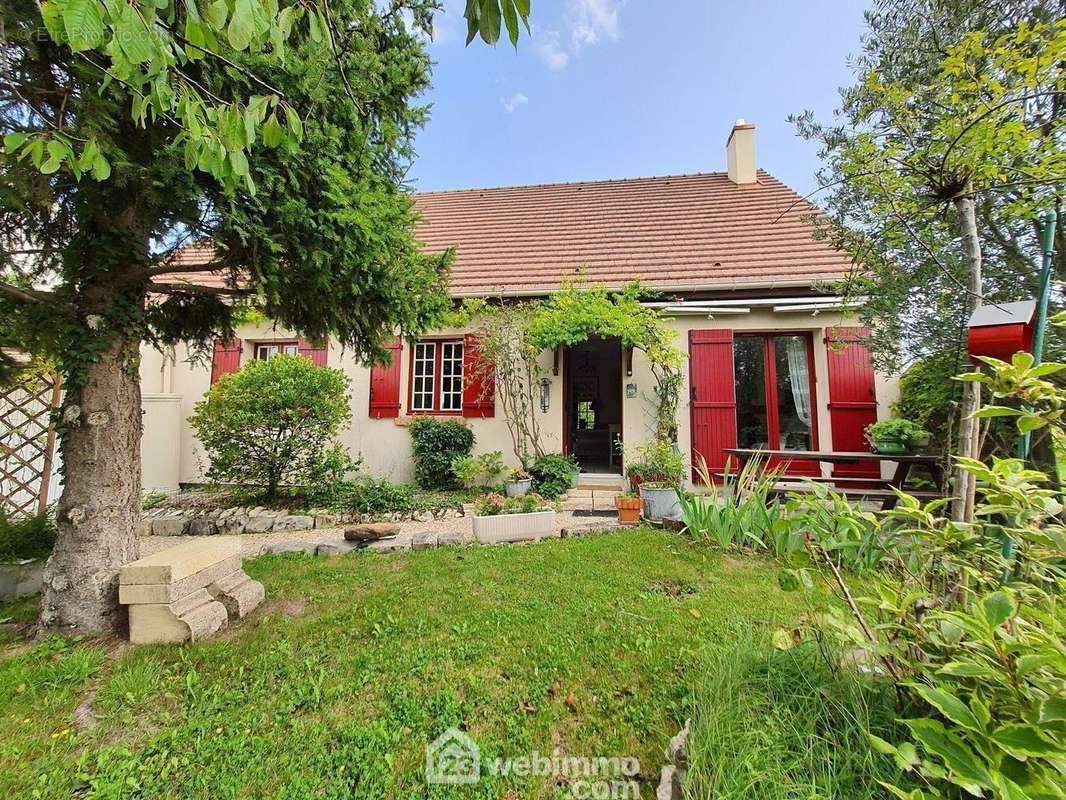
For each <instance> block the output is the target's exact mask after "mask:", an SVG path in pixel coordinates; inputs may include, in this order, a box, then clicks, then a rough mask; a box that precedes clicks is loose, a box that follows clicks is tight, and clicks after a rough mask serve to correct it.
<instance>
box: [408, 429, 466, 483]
mask: <svg viewBox="0 0 1066 800" xmlns="http://www.w3.org/2000/svg"><path fill="white" fill-rule="evenodd" d="M410 430H411V450H412V452H413V454H414V459H415V482H416V483H417V484H418V485H419V486H420V487H421V488H423V489H433V490H440V489H454V488H456V487H457V486H458V485H459V484H458V482H457V480H456V477H455V473H454V472H453V471H452V464H453V463H455V460H456V459H457V458H463V457H464V456H468V455H470V451H471V450H473V449H474V432H473V431H472V430H470V428H468V427H467V426H466V425H464V424H463V423H461V422H459V421H457V420H451V419H449V420H441V419H433V418H431V417H421V418H419V419H416V420H415V421H414V422H413V423H412V424H411V428H410Z"/></svg>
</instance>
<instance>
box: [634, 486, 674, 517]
mask: <svg viewBox="0 0 1066 800" xmlns="http://www.w3.org/2000/svg"><path fill="white" fill-rule="evenodd" d="M640 499H641V500H643V501H644V519H650V520H661V519H666V518H668V517H669V518H673V519H677V518H678V517H680V516H681V504H680V503H679V502H678V500H677V491H676V490H675V489H674V488H673V487H672V486H671V487H669V488H666V489H652V488H649V487H647V486H641V487H640Z"/></svg>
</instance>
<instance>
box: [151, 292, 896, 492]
mask: <svg viewBox="0 0 1066 800" xmlns="http://www.w3.org/2000/svg"><path fill="white" fill-rule="evenodd" d="M668 324H669V326H670V327H671V328H672V329H673V330H674V331H675V332H676V337H677V338H676V343H677V346H678V347H679V348H680V349H681V350H683V351H685V352H686V353H687V351H688V332H689V331H690V330H692V329H708V328H732V329H734V330H737V331H741V330H743V331H797V332H806V331H811V332H813V335H814V343H815V347H814V354H815V363H814V366H815V386H816V408H817V414H818V431H819V445H820V447H821V448H822V449H829V448H830V447H831V444H832V438H831V429H830V424H829V412H828V409H827V407H826V402H827V393H828V378H827V363H826V350H825V345H824V344H823V341H822V340H823V338H824V336H825V329H826V328H827V327H832V326H834V325H837V324H855V323H854V322H850V323H849V322H848V321H847V320H842V319H841V317H840V316H839V315H838V314H835V313H826V312H823V313H821V314H819V315H817V316H813V315H811V314H809V313H788V314H775V313H774V312H773V311H772V310H770V309H759V308H753V309H752V310H751V313H750V314H743V315H740V314H737V315H723V316H720V317H718V318H716V319H712V320H709V319H707V318H705V317H702V316H699V317H693V316H683V317H679V318H676V319H672V320H670V321H669V322H668ZM237 333H238V336H239V338H240V339H242V340H243V341H244V342H245V346H244V352H243V353H242V363H244V362H246V361H248V360H250V359H252V358H254V350H255V349H254V346H253V345H254V344H255V343H256V342H263V341H273V340H291V339H297V338H299V337H297V336H295V335H293V334H291V333H290V332H288V331H285V330H282V329H278V328H274V327H272V326H270V325H260V326H245V327H243V328H241V329H239V330H238V332H237ZM453 333H454V334H460V333H461V332H460V331H456V330H443V331H435V332H433V333H432V334H431V335H433V336H447V335H449V334H453ZM402 357H403V362H402V365H401V369H400V400H401V411H400V416H399V417H398V418H396V419H370V418H369V417H368V414H367V411H368V408H369V402H370V398H369V392H370V370H369V368H367V367H364V366H362V365H360V364H357V363H356V362H355V360H354V359H353V358H352V357H351V355H350V354H348V353H345V352H344V351H342V350H340V349H339V348H338V347H336V346H332V347H331V348H330V350H329V354H328V358H327V364H328V366H330V367H337V368H339V369H342V370H343V371H344V372H345V374H347V375H348V376H349V377H350V378H351V381H352V392H351V408H352V422H351V425H350V426H349V427H348V428H347V429H346V430H345V431H344V432H343V433H342V435H341V440H342V442H343V443H344V444H345V445H346V446H347V447H348V449H349V450H350V451H351V452H352V453H353V454H354V455H359V456H361V457H362V458H363V460H364V464H365V467H366V469H367V470H368V471H370V472H372V473H374V474H376V475H379V476H382V477H387V478H390V479H391V480H394V481H407V480H410V479H411V478H412V474H413V471H412V464H411V443H410V435H409V433H408V431H407V426H408V425H409V424H410V422H411V421H412V419H413V418H412V417H409V416H407V415H406V411H407V396H408V380H409V370H408V363H409V358H410V349H409V347H407V346H406V345H405V347H404V350H403V356H402ZM541 364H542V366H543V368H544V370H545V373H546V374H547V376H548V377H549V378H550V380H551V400H550V404H549V409H548V411H547V412H546V413H542V412H541V411H540V409H539V408H538V409H537V410H536V412H535V413H536V414H537V415H538V421H539V423H540V427H541V433H542V438H543V441H544V445H545V448H546V449H547V450H548V451H555V452H558V451H559V450H561V449H562V429H563V402H562V390H563V376H562V374H560V375H558V376H554V375H552V355H551V354H550V353H544V354H543V356H542V358H541ZM210 379H211V366H210V363H209V362H207V363H205V362H200V363H196V362H193V361H190V353H189V352H188V350H187V349H186V348H185V347H184V346H181V345H179V346H178V347H176V348H174V349H173V350H172V351H167V352H166V353H160V352H159V351H157V350H154V349H150V348H146V349H145V350H144V352H143V353H142V361H141V381H142V388H143V391H144V392H146V393H150V394H159V395H165V396H167V398H168V399H167V401H166V402H161V401H155V400H150V401H148V402H146V403H145V435H144V438H143V440H142V453H143V457H144V462H145V465H146V467H145V470H146V471H145V485H146V486H148V485H150V484H149V480H148V478H151V485H152V486H153V487H155V488H176V487H163V486H159V485H158V484H159V481H160V480H164V479H167V480H173V476H175V475H176V476H177V478H176V480H178V481H180V482H183V483H195V482H199V481H201V480H202V479H203V472H204V470H205V469H206V466H207V464H206V461H205V459H204V456H203V454H202V451H201V449H200V447H199V445H198V443H197V442H196V439H195V437H194V436H193V433H192V429H191V428H190V426H189V424H188V422H187V419H188V417H189V415H190V414H191V413H192V412H193V408H194V406H195V404H196V402H197V401H199V400H200V399H201V398H202V397H203V395H204V392H206V391H207V389H208V388H209V386H210ZM622 383H623V388H624V386H625V384H627V383H635V384H636V386H637V392H636V396H635V397H624V398H623V401H622V403H623V406H622V409H623V432H622V436H623V439H624V441H625V443H626V446H627V448H631V447H632V446H634V445H636V444H638V443H640V442H641V441H643V440H644V439H646V438H647V437H648V435H649V433H650V429H651V406H650V402H649V400H648V397H649V396H650V391H651V388H652V386H653V383H654V380H653V377H652V374H651V369H650V365H649V363H648V361H647V359H646V358H645V357H644V355H643V353H641V352H639V351H637V352H635V353H634V354H633V375H632V376H631V377H629V376H626V374H625V371H624V370H623V373H622ZM876 395H877V402H878V418H885V417H887V416H889V406H890V404H891V403H892V402H893V401H894V400H895V399H896V398H897V396H898V385H897V382H896V380H895V379H894V378H889V377H886V376H878V377H877V381H876ZM689 396H690V394H689V386H688V371H687V370H686V371H685V384H684V386H683V387H682V395H681V397H682V399H681V404H680V407H679V410H678V425H679V447H680V449H681V451H682V452H683V453H686V454H688V453H689V452H690V450H691V431H690V413H689V402H688V398H689ZM175 409H176V414H177V417H178V419H179V420H180V425H179V427H180V431H179V432H178V433H174V431H173V428H174V425H173V422H172V421H171V420H172V418H173V414H174V413H175ZM157 417H165V419H157ZM465 422H466V423H467V424H468V425H469V426H470V427H471V429H472V430H473V431H474V434H475V436H476V438H477V444H476V445H475V452H486V451H492V450H500V451H502V452H503V453H504V456H505V458H506V460H507V462H508V463H510V464H515V463H516V459H515V458H514V455H513V453H512V445H511V438H510V435H509V434H508V431H507V424H506V421H505V419H504V417H503V413H502V409H500V408H499V404H497V414H496V417H494V418H491V419H466V420H465ZM160 476H164V477H160ZM167 476H169V477H167ZM886 476H887V474H886Z"/></svg>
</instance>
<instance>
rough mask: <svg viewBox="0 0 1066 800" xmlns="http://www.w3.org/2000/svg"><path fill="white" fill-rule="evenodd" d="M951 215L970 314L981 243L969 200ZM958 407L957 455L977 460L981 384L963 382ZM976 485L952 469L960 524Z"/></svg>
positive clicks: (968, 515)
mask: <svg viewBox="0 0 1066 800" xmlns="http://www.w3.org/2000/svg"><path fill="white" fill-rule="evenodd" d="M955 211H956V213H957V214H958V215H959V233H960V234H961V235H962V248H963V253H964V256H965V259H966V263H967V266H968V269H967V277H966V289H967V291H968V294H967V298H966V307H967V310H968V311H969V313H970V314H972V313H973V311H974V309H976V308H977V307H978V306H980V305H981V296H982V293H983V292H982V279H981V240H980V239H979V238H978V236H977V216H976V213H975V209H974V201H973V197H971V196H969V195H966V196H963V197H956V198H955ZM962 387H963V388H962V406H961V408H960V412H959V417H960V419H959V442H958V451H957V452H958V455H960V456H962V457H964V458H980V457H981V453H980V431H981V426H980V424H979V421H978V420H975V419H974V418H973V415H974V414H975V413H977V410H978V409H979V408H980V407H981V384H979V383H974V382H967V383H964V384H963V385H962ZM975 490H976V483H975V482H974V480H973V476H972V475H970V473H968V472H966V471H964V470H963V469H961V468H956V469H955V496H956V499H955V505H954V506H953V508H952V518H953V519H955V520H956V521H960V522H969V521H970V520H972V519H973V509H974V496H975Z"/></svg>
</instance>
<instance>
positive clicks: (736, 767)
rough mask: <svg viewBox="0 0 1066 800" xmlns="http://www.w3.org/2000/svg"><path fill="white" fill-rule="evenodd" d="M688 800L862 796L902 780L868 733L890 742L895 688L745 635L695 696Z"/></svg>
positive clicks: (896, 732)
mask: <svg viewBox="0 0 1066 800" xmlns="http://www.w3.org/2000/svg"><path fill="white" fill-rule="evenodd" d="M695 707H696V716H695V718H694V720H693V729H692V735H691V741H692V752H691V758H692V769H691V772H690V779H689V783H688V786H687V787H686V789H687V791H686V797H687V798H688V799H689V800H710V798H714V800H741V798H744V800H747V798H759V800H808V799H809V798H839V799H840V800H862V799H864V798H882V797H885V796H886V792H885V790H884V788H882V786H881V785H880V784H879V783H878V782H877V781H878V779H881V780H885V781H890V782H895V783H897V784H905V783H906V781H905V780H901V778H900V773H899V770H898V769H897V768H896V767H895V765H894V763H893V761H892V759H891V758H889V757H888V756H885V755H883V754H880V753H878V752H877V751H876V750H874V749H873V748H872V747H871V746H870V742H869V739H868V738H867V733H868V732H873V733H875V734H877V735H879V736H881V737H882V738H885V739H887V740H889V741H902V740H904V739H906V738H908V737H907V734H906V733H905V732H904V731H903V730H902V729H901V727H902V726H897V724H896V723H895V722H894V710H893V706H892V686H891V685H890V684H887V683H884V682H881V683H876V682H873V681H870V680H866V679H860V678H858V677H857V676H856V674H855V673H854V672H853V671H850V670H830V669H828V668H827V667H826V665H825V661H824V660H823V659H822V658H821V657H820V656H819V655H818V653H817V652H816V650H815V648H814V647H813V645H804V646H801V647H797V648H793V649H792V650H788V651H784V652H781V651H775V650H773V649H772V648H770V647H768V646H767V642H766V641H765V637H764V636H760V635H759V634H758V633H755V634H754V635H747V636H745V637H744V638H742V639H741V640H740V642H738V644H737V646H736V647H734V648H730V649H728V650H723V651H721V652H720V653H719V654H718V656H717V658H716V659H715V663H714V664H713V665H712V667H711V669H710V670H709V672H708V675H707V676H706V677H705V678H704V679H703V680H702V681H700V682H699V684H698V688H697V691H696V702H695Z"/></svg>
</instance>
